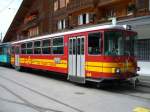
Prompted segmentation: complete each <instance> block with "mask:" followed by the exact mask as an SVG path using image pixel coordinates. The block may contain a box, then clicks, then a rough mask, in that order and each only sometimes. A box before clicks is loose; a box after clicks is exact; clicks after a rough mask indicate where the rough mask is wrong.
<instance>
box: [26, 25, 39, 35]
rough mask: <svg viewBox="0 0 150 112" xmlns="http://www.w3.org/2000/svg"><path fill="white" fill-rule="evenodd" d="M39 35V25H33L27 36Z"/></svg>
mask: <svg viewBox="0 0 150 112" xmlns="http://www.w3.org/2000/svg"><path fill="white" fill-rule="evenodd" d="M37 35H39V27H33V28H30V29H29V32H28V36H29V37H33V36H37Z"/></svg>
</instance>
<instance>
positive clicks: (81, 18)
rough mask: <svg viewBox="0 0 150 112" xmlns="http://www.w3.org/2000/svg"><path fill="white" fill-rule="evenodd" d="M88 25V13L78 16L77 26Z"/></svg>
mask: <svg viewBox="0 0 150 112" xmlns="http://www.w3.org/2000/svg"><path fill="white" fill-rule="evenodd" d="M88 23H89V13H85V14H81V15H79V16H78V25H83V24H88Z"/></svg>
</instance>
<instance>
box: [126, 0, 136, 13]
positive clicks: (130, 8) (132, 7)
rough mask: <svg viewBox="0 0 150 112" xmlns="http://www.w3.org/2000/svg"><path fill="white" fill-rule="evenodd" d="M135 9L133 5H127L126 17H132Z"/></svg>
mask: <svg viewBox="0 0 150 112" xmlns="http://www.w3.org/2000/svg"><path fill="white" fill-rule="evenodd" d="M135 9H136V6H135V4H133V3H129V5H128V7H127V15H132V14H133V13H134V11H135Z"/></svg>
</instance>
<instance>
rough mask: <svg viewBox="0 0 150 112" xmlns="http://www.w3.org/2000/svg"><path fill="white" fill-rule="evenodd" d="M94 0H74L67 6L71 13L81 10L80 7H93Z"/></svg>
mask: <svg viewBox="0 0 150 112" xmlns="http://www.w3.org/2000/svg"><path fill="white" fill-rule="evenodd" d="M93 6H94V0H72V1H70V2H69V4H68V6H67V10H68V11H69V13H71V12H74V11H77V10H79V9H80V8H83V9H84V8H86V7H93Z"/></svg>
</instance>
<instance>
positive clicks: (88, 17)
mask: <svg viewBox="0 0 150 112" xmlns="http://www.w3.org/2000/svg"><path fill="white" fill-rule="evenodd" d="M89 22H90V16H89V13H86V24H88V23H89Z"/></svg>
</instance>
